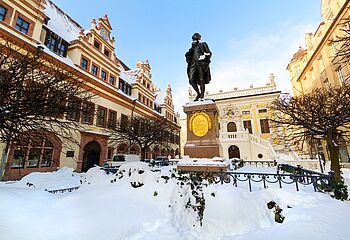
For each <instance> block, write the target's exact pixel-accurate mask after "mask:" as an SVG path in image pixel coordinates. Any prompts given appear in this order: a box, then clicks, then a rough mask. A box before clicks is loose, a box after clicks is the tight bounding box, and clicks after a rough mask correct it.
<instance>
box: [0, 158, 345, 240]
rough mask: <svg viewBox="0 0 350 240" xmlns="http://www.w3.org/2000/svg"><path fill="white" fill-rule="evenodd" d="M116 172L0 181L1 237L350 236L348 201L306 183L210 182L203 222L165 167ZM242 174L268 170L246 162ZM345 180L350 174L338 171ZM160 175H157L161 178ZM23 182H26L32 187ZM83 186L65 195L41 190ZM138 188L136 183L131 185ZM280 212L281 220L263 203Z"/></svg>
mask: <svg viewBox="0 0 350 240" xmlns="http://www.w3.org/2000/svg"><path fill="white" fill-rule="evenodd" d="M121 170H124V172H122V173H123V177H121V175H119V176H115V175H106V174H105V173H104V172H103V171H101V170H100V169H99V168H92V169H90V170H89V171H88V172H87V173H86V174H79V173H74V172H73V171H72V170H71V169H67V168H64V169H61V170H59V171H57V172H53V173H35V174H30V175H28V176H26V177H25V178H24V179H22V180H21V181H17V182H5V183H0V239H1V240H2V239H4V240H12V239H13V240H17V239H28V240H30V239H33V240H34V239H35V240H37V239H43V240H50V239H67V240H69V239H84V240H90V239H91V240H92V239H101V240H104V239H108V240H115V239H152V240H153V239H240V240H241V239H249V240H253V239H259V240H261V239H278V240H281V239H283V240H285V239H286V240H288V239H293V240H294V239H307V240H312V239H315V240H316V239H317V240H320V239H344V240H345V239H349V237H350V228H349V227H348V223H349V222H350V204H349V202H341V201H337V200H334V199H332V198H330V197H329V196H328V195H326V194H322V193H315V192H313V190H312V188H310V187H305V188H302V189H301V191H299V192H297V191H295V188H293V187H284V188H282V189H280V188H278V186H273V185H271V186H269V187H268V188H267V189H264V188H261V187H255V188H254V191H253V192H249V189H248V187H247V186H246V185H244V184H240V185H239V186H238V188H236V187H233V186H232V185H231V184H224V185H221V184H215V185H214V184H212V185H209V186H207V187H204V188H203V192H204V196H205V210H204V218H203V226H202V227H201V226H200V224H199V222H198V219H197V213H195V212H194V211H193V209H192V208H186V203H187V201H188V199H192V200H193V197H192V198H191V190H190V188H189V186H187V185H185V186H181V185H180V184H177V183H178V181H177V180H176V179H173V178H170V179H167V178H166V177H164V176H170V175H171V174H172V169H171V167H162V170H161V171H160V172H152V171H151V169H150V168H149V167H148V166H147V165H146V164H144V163H130V164H125V165H123V166H122V169H121ZM240 171H259V172H273V171H274V170H273V169H269V168H254V167H244V168H241V169H240ZM343 172H344V175H345V177H346V178H348V179H346V181H347V182H348V184H349V182H350V181H349V180H350V171H349V170H345V171H343ZM161 176H163V177H161ZM27 182H29V183H31V184H30V186H28V185H27ZM81 182H82V183H83V184H82V185H81V187H80V188H79V189H78V190H76V191H74V192H71V193H63V194H50V193H48V192H46V191H45V189H49V190H50V189H60V188H63V187H75V186H77V185H80V183H81ZM131 183H133V185H135V184H136V185H140V183H142V184H143V186H141V187H138V188H134V187H132V186H131ZM271 200H273V201H275V202H277V203H278V204H279V206H280V207H281V208H282V209H283V212H282V213H283V215H284V216H285V221H284V223H283V224H278V223H275V222H274V214H273V212H272V210H269V209H268V208H267V206H266V204H267V202H269V201H271Z"/></svg>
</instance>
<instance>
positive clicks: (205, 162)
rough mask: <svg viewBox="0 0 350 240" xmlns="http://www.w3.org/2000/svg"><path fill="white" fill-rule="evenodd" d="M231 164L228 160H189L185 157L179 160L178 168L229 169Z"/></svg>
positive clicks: (216, 158) (217, 158)
mask: <svg viewBox="0 0 350 240" xmlns="http://www.w3.org/2000/svg"><path fill="white" fill-rule="evenodd" d="M229 164H230V162H229V161H228V160H224V159H222V158H219V157H215V158H189V157H184V158H182V159H180V160H179V162H178V164H177V165H178V166H198V165H200V166H218V167H227V166H228V165H229Z"/></svg>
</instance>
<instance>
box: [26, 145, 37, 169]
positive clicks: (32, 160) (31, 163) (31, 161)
mask: <svg viewBox="0 0 350 240" xmlns="http://www.w3.org/2000/svg"><path fill="white" fill-rule="evenodd" d="M39 159H40V148H31V149H30V151H29V157H28V167H38V164H39Z"/></svg>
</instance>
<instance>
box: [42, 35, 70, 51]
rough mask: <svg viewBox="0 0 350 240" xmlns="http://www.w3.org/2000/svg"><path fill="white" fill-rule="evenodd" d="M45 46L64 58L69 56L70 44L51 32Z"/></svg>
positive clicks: (47, 36)
mask: <svg viewBox="0 0 350 240" xmlns="http://www.w3.org/2000/svg"><path fill="white" fill-rule="evenodd" d="M45 46H46V47H48V48H49V49H50V50H51V51H53V52H54V53H57V54H58V55H60V56H62V57H65V56H67V48H68V42H66V41H65V40H63V39H62V38H61V37H60V36H58V35H57V34H56V33H54V32H52V31H50V30H47V33H46V40H45Z"/></svg>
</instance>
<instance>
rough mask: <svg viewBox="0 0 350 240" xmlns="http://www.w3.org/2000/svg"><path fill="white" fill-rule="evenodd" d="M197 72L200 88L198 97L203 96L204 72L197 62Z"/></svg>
mask: <svg viewBox="0 0 350 240" xmlns="http://www.w3.org/2000/svg"><path fill="white" fill-rule="evenodd" d="M197 72H198V82H197V83H198V85H199V88H200V91H199V92H200V94H199V98H202V99H203V98H204V93H205V81H204V72H203V69H202V67H201V66H200V64H198V66H197Z"/></svg>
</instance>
